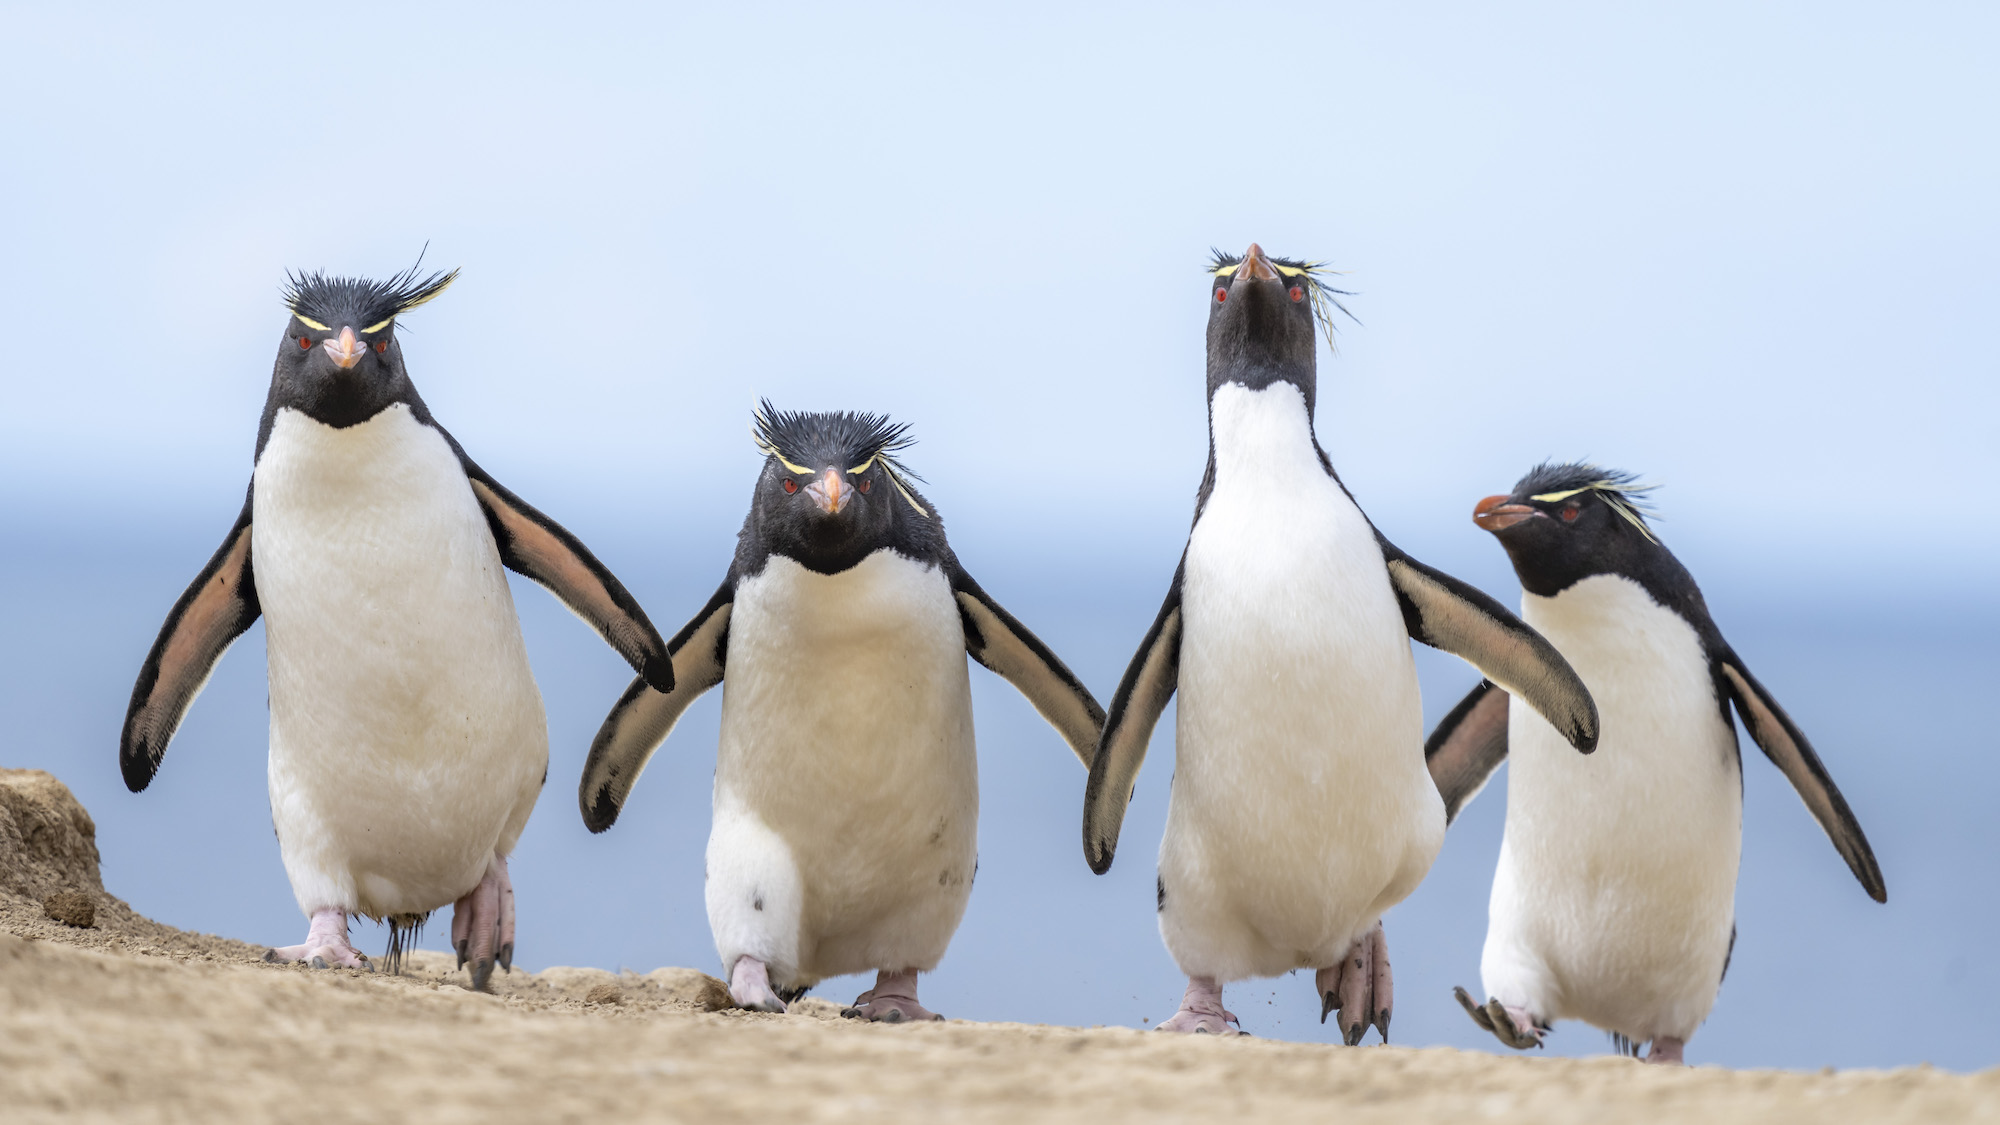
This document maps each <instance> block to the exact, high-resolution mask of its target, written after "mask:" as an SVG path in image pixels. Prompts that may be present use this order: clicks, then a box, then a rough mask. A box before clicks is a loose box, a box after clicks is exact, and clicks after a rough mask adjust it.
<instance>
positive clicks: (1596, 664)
mask: <svg viewBox="0 0 2000 1125" xmlns="http://www.w3.org/2000/svg"><path fill="white" fill-rule="evenodd" d="M1645 491H1647V489H1645V488H1644V487H1641V486H1639V485H1636V484H1635V483H1634V478H1633V477H1632V476H1630V475H1629V474H1626V473H1620V472H1614V471H1610V470H1605V469H1601V468H1598V467H1597V466H1594V465H1586V464H1543V465H1540V466H1537V467H1536V468H1535V469H1534V470H1533V471H1531V472H1530V473H1528V475H1527V476H1525V477H1522V478H1521V480H1520V483H1518V484H1516V485H1515V486H1514V491H1513V493H1512V494H1511V495H1507V496H1489V497H1487V498H1486V499H1484V500H1481V501H1480V502H1479V505H1478V507H1477V509H1476V510H1475V513H1474V516H1473V520H1474V522H1475V523H1477V524H1478V525H1479V526H1480V527H1482V528H1484V529H1485V530H1487V531H1489V532H1491V533H1493V536H1494V538H1496V539H1498V540H1499V541H1500V545H1501V546H1502V547H1504V548H1505V549H1506V551H1507V557H1508V558H1509V559H1510V560H1512V562H1513V564H1514V572H1515V574H1516V575H1518V576H1519V578H1520V580H1521V616H1522V618H1524V619H1525V620H1526V621H1527V622H1528V623H1529V624H1530V625H1533V626H1534V627H1535V628H1537V629H1539V630H1541V632H1542V635H1543V636H1545V637H1547V638H1548V639H1549V640H1550V641H1551V642H1553V643H1554V644H1555V646H1556V647H1557V648H1558V649H1560V650H1561V651H1562V653H1563V655H1564V656H1565V657H1567V658H1568V659H1569V661H1570V664H1571V666H1572V667H1574V668H1575V669H1576V671H1577V673H1578V674H1579V675H1581V676H1582V677H1583V681H1584V683H1585V684H1587V685H1589V687H1590V693H1591V696H1592V697H1593V698H1595V699H1596V700H1597V705H1598V707H1599V708H1600V709H1601V711H1602V714H1603V718H1604V731H1605V735H1604V743H1603V747H1602V751H1603V752H1601V753H1598V754H1595V755H1593V756H1592V757H1591V758H1590V759H1588V760H1586V761H1579V760H1578V759H1577V758H1576V757H1575V756H1574V755H1571V754H1569V753H1567V752H1565V749H1564V746H1563V740H1562V738H1561V737H1560V736H1558V735H1557V733H1556V732H1555V731H1554V730H1552V729H1550V727H1549V725H1548V723H1547V722H1545V721H1544V720H1543V719H1542V718H1541V716H1539V715H1537V714H1535V713H1534V712H1532V711H1530V710H1528V709H1525V708H1520V707H1512V706H1510V705H1509V700H1508V693H1507V692H1506V691H1504V690H1499V689H1497V688H1495V686H1494V685H1493V684H1492V683H1490V682H1482V683H1480V684H1479V685H1478V686H1476V687H1474V688H1473V689H1472V692H1471V694H1469V695H1467V696H1466V697H1465V699H1464V700H1463V701H1462V702H1460V703H1459V704H1458V706H1457V707H1456V708H1454V709H1453V710H1452V712H1451V713H1450V714H1449V715H1447V716H1446V717H1445V718H1444V720H1443V721H1442V722H1440V723H1439V724H1438V727H1437V730H1435V731H1434V732H1432V734H1431V737H1430V740H1429V742H1428V743H1427V744H1426V746H1425V748H1424V755H1425V758H1426V759H1427V761H1428V762H1429V763H1430V769H1431V773H1432V775H1433V776H1434V777H1436V779H1437V782H1438V788H1439V790H1440V791H1441V792H1442V793H1443V795H1444V800H1445V807H1446V809H1447V811H1448V812H1449V813H1450V814H1452V815H1456V814H1457V813H1458V811H1459V810H1460V809H1461V808H1463V807H1464V806H1465V804H1466V803H1467V802H1469V801H1471V800H1472V798H1473V797H1474V796H1475V795H1477V793H1478V791H1479V789H1480V788H1481V787H1482V786H1484V785H1485V784H1486V780H1487V778H1488V777H1490V776H1491V775H1492V773H1493V771H1494V770H1495V769H1497V768H1499V766H1500V763H1501V762H1502V761H1503V760H1508V759H1511V760H1512V762H1513V767H1512V772H1511V774H1510V776H1509V778H1508V784H1507V827H1506V835H1505V837H1504V838H1503V840H1502V842H1501V845H1500V862H1499V867H1498V869H1497V870H1496V871H1495V872H1494V876H1493V895H1492V900H1491V905H1490V907H1489V916H1490V917H1489V923H1488V928H1487V933H1486V949H1485V952H1484V954H1483V955H1482V956H1481V958H1480V974H1481V976H1482V977H1483V978H1484V983H1485V986H1486V994H1487V996H1488V997H1489V999H1488V1000H1487V1002H1486V1003H1484V1004H1479V1003H1475V1002H1474V1001H1473V999H1472V997H1471V996H1470V995H1469V994H1467V993H1466V991H1465V990H1464V989H1462V988H1461V989H1457V990H1456V995H1457V996H1458V999H1459V1002H1460V1003H1461V1004H1463V1005H1464V1006H1465V1009H1466V1011H1467V1012H1468V1013H1470V1014H1471V1016H1472V1018H1473V1020H1474V1022H1476V1023H1478V1024H1479V1026H1480V1027H1483V1028H1485V1029H1486V1030H1488V1031H1491V1032H1493V1033H1494V1035H1496V1036H1497V1037H1498V1038H1499V1039H1500V1041H1501V1042H1503V1043H1505V1044H1507V1045H1508V1046H1511V1047H1520V1048H1525V1047H1536V1046H1540V1045H1541V1040H1542V1036H1543V1035H1545V1034H1546V1033H1547V1032H1548V1030H1549V1026H1550V1024H1551V1021H1554V1020H1558V1019H1580V1020H1583V1021H1585V1022H1586V1023H1590V1024H1593V1025H1595V1026H1597V1027H1600V1028H1603V1029H1604V1030H1606V1031H1609V1032H1611V1033H1612V1035H1613V1037H1614V1042H1616V1043H1617V1044H1618V1045H1619V1048H1620V1050H1622V1051H1627V1052H1630V1053H1636V1051H1637V1047H1638V1045H1639V1044H1642V1043H1646V1042H1651V1044H1652V1048H1651V1050H1650V1051H1649V1052H1648V1055H1647V1058H1648V1061H1651V1062H1661V1063H1680V1062H1682V1059H1683V1049H1684V1047H1685V1045H1686V1043H1687V1040H1688V1038H1689V1037H1690V1036H1692V1035H1693V1034H1694V1032H1695V1029H1696V1028H1698V1027H1699V1026H1701V1024H1702V1022H1703V1021H1704V1020H1706V1019H1707V1018H1708V1013H1709V1010H1710V1009H1711V1008H1712V1007H1713V1006H1714V1004H1715V997H1716V992H1717V990H1718V989H1719V988H1720V987H1721V985H1722V976H1723V974H1724V972H1726V971H1727V969H1728V967H1729V954H1730V950H1731V948H1732V947H1733V946H1734V945H1735V942H1736V920H1735V919H1736V908H1735V898H1736V875H1737V869H1738V866H1739V864H1740V862H1741V859H1742V845H1743V775H1742V757H1741V755H1740V753H1739V751H1738V747H1737V743H1736V725H1735V723H1734V722H1733V721H1732V720H1731V718H1730V708H1731V707H1732V706H1733V707H1734V708H1735V709H1736V714H1737V715H1739V716H1740V717H1741V718H1742V719H1743V725H1744V727H1745V728H1746V729H1748V730H1749V732H1750V737H1751V738H1753V739H1755V740H1756V742H1757V744H1758V746H1760V747H1761V748H1762V749H1763V751H1764V753H1765V755H1766V756H1768V757H1769V758H1770V759H1771V761H1772V763H1773V764H1775V765H1776V766H1777V767H1778V769H1779V770H1780V771H1781V772H1783V773H1784V775H1785V777H1786V778H1787V779H1788V780H1790V781H1791V783H1792V786H1793V787H1794V788H1795V789H1797V790H1798V793H1799V796H1800V798H1801V799H1803V800H1804V801H1805V803H1806V808H1807V809H1809V810H1811V812H1812V814H1813V817H1814V818H1815V819H1817V820H1818V821H1819V823H1820V826H1821V827H1822V828H1824V829H1825V830H1826V834H1827V836H1828V837H1829V838H1830V839H1832V841H1833V846H1834V848H1835V850H1837V851H1839V852H1840V855H1841V858H1842V859H1844V860H1846V861H1847V865H1848V868H1849V869H1850V870H1852V871H1853V872H1854V877H1855V878H1856V879H1858V880H1860V882H1861V886H1862V888H1863V889H1864V890H1866V891H1867V892H1868V895H1869V897H1870V898H1873V899H1874V900H1875V901H1877V902H1885V901H1887V898H1888V892H1887V890H1886V889H1885V887H1884V886H1883V882H1882V871H1881V868H1880V867H1879V866H1877V864H1876V862H1875V853H1874V851H1873V850H1872V849H1871V848H1870V847H1869V846H1868V839H1867V837H1866V836H1864V835H1862V832H1861V825H1860V824H1859V823H1858V822H1857V821H1856V820H1855V817H1854V812H1853V810H1852V809H1850V808H1848V805H1847V800H1846V798H1844V797H1842V796H1841V794H1840V790H1839V789H1838V788H1837V787H1836V786H1835V785H1834V783H1833V778H1832V777H1830V776H1828V774H1827V771H1826V767H1825V766H1824V765H1822V764H1821V762H1820V760H1819V756H1818V755H1817V754H1815V753H1814V752H1813V748H1812V745H1811V744H1810V743H1808V742H1807V741H1806V737H1805V735H1804V734H1803V733H1801V732H1800V730H1799V728H1798V727H1797V726H1796V725H1795V724H1794V723H1793V722H1792V720H1791V718H1790V716H1788V715H1786V714H1785V711H1784V709H1783V708H1782V707H1780V706H1778V702H1777V700H1775V699H1773V698H1772V697H1771V694H1770V692H1768V691H1766V690H1765V689H1764V686H1763V685H1762V684H1760V683H1758V682H1757V679H1756V677H1754V676H1752V675H1751V674H1750V670H1749V668H1748V667H1747V666H1746V665H1745V664H1744V663H1743V661H1742V659H1741V658H1740V657H1738V656H1737V655H1736V652H1735V650H1733V649H1732V648H1730V646H1729V642H1727V641H1725V640H1724V639H1723V637H1722V632H1721V630H1720V629H1718V628H1717V627H1716V625H1715V621H1714V620H1713V619H1712V618H1711V617H1710V616H1709V613H1708V606H1707V603H1706V602H1704V601H1703V599H1702V596H1701V590H1700V589H1699V588H1698V587H1697V586H1696V585H1695V581H1694V576H1693V575H1691V574H1689V573H1688V571H1687V568H1685V567H1683V566H1682V565H1681V564H1680V561H1679V560H1678V559H1676V558H1674V555H1673V552H1671V551H1669V550H1667V548H1666V545H1665V544H1663V543H1661V542H1660V541H1659V539H1658V538H1657V537H1656V536H1655V535H1654V534H1653V530H1652V528H1651V526H1650V525H1649V524H1648V522H1647V519H1646V513H1645V506H1644V501H1643V499H1642V497H1641V494H1642V493H1644V492H1645Z"/></svg>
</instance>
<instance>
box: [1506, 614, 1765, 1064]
mask: <svg viewBox="0 0 2000 1125" xmlns="http://www.w3.org/2000/svg"><path fill="white" fill-rule="evenodd" d="M1521 616H1522V617H1523V618H1525V619H1526V620H1527V622H1528V623H1529V624H1530V625H1533V626H1534V627H1535V628H1536V629H1538V630H1540V631H1541V633H1542V635H1543V636H1545V637H1547V638H1548V639H1549V641H1550V642H1551V643H1553V644H1554V645H1555V646H1556V648H1557V649H1559V650H1561V652H1562V654H1563V656H1564V657H1566V658H1567V659H1568V660H1569V662H1570V666H1571V667H1573V668H1575V669H1576V671H1577V674H1578V675H1580V676H1582V677H1583V682H1584V684H1585V685H1586V686H1587V687H1589V688H1590V693H1591V695H1592V697H1593V698H1595V699H1596V701H1597V709H1598V713H1599V714H1600V715H1601V716H1602V717H1603V728H1604V735H1603V738H1602V740H1601V741H1599V743H1598V746H1597V752H1596V753H1594V754H1591V755H1589V756H1588V757H1586V756H1584V755H1581V754H1578V753H1577V752H1576V751H1575V750H1573V749H1571V748H1570V746H1569V745H1568V743H1566V742H1564V741H1563V738H1562V736H1561V735H1559V734H1557V733H1556V731H1555V729H1554V728H1553V727H1551V726H1549V725H1548V723H1546V722H1544V721H1543V720H1542V718H1541V717H1540V716H1538V715H1536V714H1535V713H1534V712H1533V711H1531V710H1530V709H1528V708H1526V707H1521V706H1518V705H1516V706H1512V707H1510V708H1509V709H1508V716H1509V721H1508V726H1507V739H1508V761H1509V766H1508V778H1507V830H1506V837H1505V839H1504V841H1503V842H1502V844H1501V848H1500V864H1499V869H1498V870H1497V871H1496V873H1495V874H1494V878H1493V898H1492V905H1491V925H1490V927H1489V929H1488V932H1487V938H1486V950H1485V954H1484V956H1483V958H1482V960H1481V970H1482V975H1483V976H1484V978H1485V984H1486V987H1487V990H1488V992H1489V994H1491V995H1494V996H1498V997H1499V998H1500V999H1502V1000H1503V1001H1506V1002H1507V1003H1510V1004H1518V1005H1521V1006H1524V1007H1527V1008H1529V1009H1530V1010H1531V1011H1533V1012H1534V1013H1535V1014H1537V1015H1539V1016H1542V1017H1544V1018H1547V1019H1563V1018H1575V1019H1581V1020H1585V1021H1586V1022H1589V1023H1591V1024H1594V1025H1596V1026H1598V1027H1601V1028H1604V1029H1606V1030H1609V1031H1616V1032H1620V1033H1622V1034H1624V1035H1627V1036H1629V1037H1630V1038H1632V1039H1633V1040H1634V1041H1638V1042H1643V1041H1645V1040H1649V1039H1652V1038H1654V1037H1656V1036H1660V1035H1669V1036H1674V1037H1677V1038H1681V1039H1686V1038H1687V1037H1688V1036H1690V1035H1692V1034H1693V1033H1694V1030H1695V1028H1697V1027H1699V1026H1700V1025H1701V1022H1702V1020H1704V1019H1706V1018H1707V1016H1708V1011H1709V1008H1710V1007H1711V1006H1712V1005H1713V1004H1714V1002H1715V994H1716V989H1717V987H1718V986H1719V985H1720V983H1721V977H1722V969H1723V961H1724V958H1725V957H1726V956H1727V955H1728V950H1729V938H1730V932H1731V927H1732V925H1733V924H1734V918H1735V893H1736V870H1737V863H1738V860H1739V857H1740V855H1741V851H1742V843H1743V789H1742V777H1741V769H1740V765H1739V762H1738V759H1737V756H1736V734H1735V728H1734V727H1733V726H1732V725H1730V724H1729V722H1728V721H1727V720H1726V719H1725V718H1724V717H1723V713H1722V711H1721V708H1720V705H1719V704H1718V702H1717V699H1716V694H1715V688H1714V685H1713V682H1712V681H1711V679H1710V677H1709V674H1708V661H1707V656H1706V654H1705V653H1704V652H1703V650H1702V647H1701V642H1700V639H1699V637H1698V636H1697V635H1696V634H1695V631H1694V629H1693V628H1692V627H1690V626H1689V625H1688V624H1687V622H1686V621H1685V620H1683V619H1682V618H1681V617H1680V616H1679V615H1678V614H1675V613H1673V612H1672V611H1670V610H1668V609H1666V608H1664V607H1662V606H1660V605H1659V604H1658V603H1656V602H1654V601H1653V599H1652V598H1651V596H1650V595H1648V594H1647V593H1646V591H1645V589H1644V588H1643V587H1641V586H1640V585H1638V584H1637V583H1635V582H1633V581H1631V580H1629V579H1626V578H1621V577H1617V576H1615V575H1598V576H1595V577H1592V578H1587V579H1585V580H1583V581H1582V582H1579V583H1577V584H1576V585H1575V586H1572V587H1570V588H1569V589H1568V590H1565V591H1563V592H1562V593H1561V594H1558V595H1557V596H1555V597H1553V598H1541V597H1536V596H1534V595H1527V596H1525V597H1524V598H1523V599H1522V614H1521Z"/></svg>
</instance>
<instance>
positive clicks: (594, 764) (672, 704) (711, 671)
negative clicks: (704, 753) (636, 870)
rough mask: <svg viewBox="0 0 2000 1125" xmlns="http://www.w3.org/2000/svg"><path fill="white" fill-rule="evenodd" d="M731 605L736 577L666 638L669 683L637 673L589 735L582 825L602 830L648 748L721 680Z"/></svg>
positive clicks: (580, 793)
mask: <svg viewBox="0 0 2000 1125" xmlns="http://www.w3.org/2000/svg"><path fill="white" fill-rule="evenodd" d="M735 604H736V582H735V579H733V578H731V579H728V580H726V581H724V582H723V583H722V587H721V588H720V589H718V590H716V591H715V596H714V597H712V598H710V599H708V604H707V605H705V606H703V607H702V608H701V612H700V613H697V614H695V615H694V619H693V620H691V621H689V622H688V623H687V624H686V625H684V626H682V627H681V631H680V632H678V633H676V634H674V639H673V640H671V641H669V642H667V652H668V653H669V655H670V659H671V660H672V661H673V678H672V681H671V682H672V684H673V688H672V689H671V690H669V691H666V692H659V691H655V690H654V689H653V688H652V687H651V686H649V685H648V683H647V682H646V679H645V678H644V677H643V676H642V677H640V678H638V679H635V680H633V681H632V684H631V686H630V687H628V688H626V689H625V694H624V695H621V696H619V697H618V703H617V705H616V706H614V707H612V708H611V713H610V714H609V715H606V716H605V717H604V725H603V726H601V727H599V728H597V737H596V738H594V739H592V740H591V743H590V756H589V757H588V758H586V759H584V763H583V781H582V782H581V783H580V784H579V785H578V786H577V791H576V799H577V804H578V806H579V807H580V808H581V809H582V810H583V823H584V827H586V828H588V829H590V830H591V831H592V832H602V831H604V830H605V829H607V828H609V827H611V825H612V824H613V823H615V822H616V821H617V820H618V812H619V810H620V809H622V808H624V807H625V798H626V796H627V795H629V794H630V793H631V792H632V786H633V785H634V784H635V783H637V782H638V780H639V774H640V772H641V771H643V770H644V769H645V768H646V762H647V761H648V760H650V759H651V758H652V756H653V751H655V750H657V749H659V746H660V743H662V742H664V741H666V738H667V735H668V734H670V733H672V731H673V729H674V724H675V723H677V722H679V721H680V717H681V712H683V711H685V710H687V709H688V704H690V703H693V702H694V701H695V700H697V699H699V698H701V695H702V693H703V692H705V691H707V690H708V689H709V688H712V687H714V686H715V685H717V684H719V683H721V682H722V669H723V665H724V663H725V662H726V660H727V657H728V654H729V613H730V610H731V609H732V608H733V607H734V606H735Z"/></svg>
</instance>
